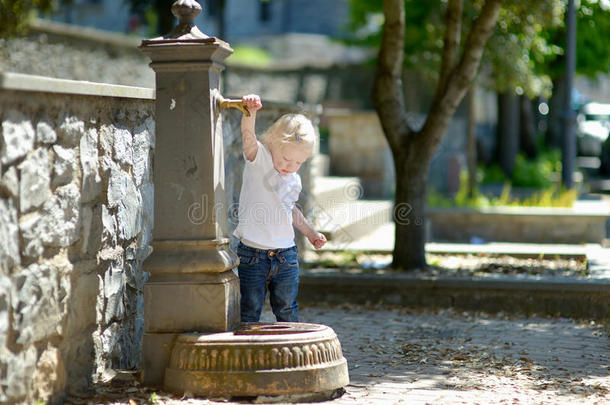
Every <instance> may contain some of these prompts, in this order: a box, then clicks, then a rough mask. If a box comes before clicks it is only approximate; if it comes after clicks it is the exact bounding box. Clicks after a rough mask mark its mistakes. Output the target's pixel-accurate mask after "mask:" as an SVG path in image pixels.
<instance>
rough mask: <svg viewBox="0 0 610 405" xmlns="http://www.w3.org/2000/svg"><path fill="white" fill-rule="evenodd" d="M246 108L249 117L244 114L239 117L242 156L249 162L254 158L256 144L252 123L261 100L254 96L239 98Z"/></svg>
mask: <svg viewBox="0 0 610 405" xmlns="http://www.w3.org/2000/svg"><path fill="white" fill-rule="evenodd" d="M241 100H242V101H243V103H244V104H245V105H246V108H247V109H248V111H249V112H250V116H249V117H246V115H245V114H244V115H243V116H242V117H241V140H242V147H243V149H244V156H245V157H246V159H248V160H249V161H250V162H252V161H253V160H254V159H255V158H256V152H257V151H258V144H257V142H256V133H255V132H254V123H255V122H256V112H257V111H258V110H260V109H261V107H262V106H263V103H261V98H260V97H259V96H257V95H256V94H248V95H247V96H243V97H242V98H241Z"/></svg>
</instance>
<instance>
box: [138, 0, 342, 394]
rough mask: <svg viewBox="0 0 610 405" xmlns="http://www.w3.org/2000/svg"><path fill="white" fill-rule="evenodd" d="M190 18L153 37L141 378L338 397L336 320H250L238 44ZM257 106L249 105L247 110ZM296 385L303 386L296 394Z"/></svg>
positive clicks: (195, 389) (183, 1) (200, 389)
mask: <svg viewBox="0 0 610 405" xmlns="http://www.w3.org/2000/svg"><path fill="white" fill-rule="evenodd" d="M200 12H201V6H199V4H198V3H197V2H196V1H194V0H178V1H176V2H175V3H174V5H173V6H172V13H173V14H174V15H175V16H176V17H177V18H178V20H179V23H178V25H177V26H176V28H174V30H173V31H172V32H171V33H170V34H168V35H167V36H164V37H161V38H155V39H151V40H145V41H142V44H141V46H140V49H141V50H142V52H144V53H145V54H146V55H148V56H149V57H150V59H151V61H152V63H151V64H150V66H151V67H152V69H153V70H154V71H155V74H156V90H157V95H156V101H155V119H156V146H155V156H154V185H155V201H154V202H155V226H154V231H153V253H152V255H151V256H150V257H149V259H148V260H147V261H146V263H145V266H144V267H145V270H146V271H148V272H150V274H151V277H150V279H149V280H148V282H147V283H146V284H145V286H144V341H143V362H142V363H143V364H142V380H143V382H144V383H145V384H146V385H157V386H160V385H162V386H163V387H164V388H166V389H168V390H171V391H173V392H176V393H183V392H186V391H188V392H191V393H193V394H196V395H205V396H214V397H218V396H223V397H233V396H239V397H243V396H246V397H248V396H258V395H270V396H290V397H291V398H292V399H299V400H314V399H315V400H320V399H321V398H324V399H329V398H333V397H335V396H336V395H338V394H340V393H341V392H342V390H343V387H344V386H345V385H347V383H348V381H349V377H348V370H347V361H346V360H345V358H344V357H343V354H342V351H341V344H340V343H339V340H338V338H337V336H336V334H335V332H334V331H333V330H332V329H331V328H329V327H327V326H324V325H316V324H305V323H288V322H286V323H270V324H264V323H254V324H242V325H240V323H239V319H240V316H239V281H238V279H237V277H236V276H235V274H234V273H233V271H231V270H232V269H233V268H235V267H236V266H237V264H238V259H237V256H236V255H235V254H234V253H233V252H232V251H231V249H230V248H229V242H230V239H229V238H228V237H227V228H228V221H227V214H226V203H225V188H224V161H223V137H222V128H221V114H220V111H219V108H220V107H221V106H225V107H238V108H242V107H243V106H241V103H240V101H235V100H225V99H223V98H222V96H221V95H220V73H221V71H222V69H223V65H222V62H223V61H224V59H225V58H226V57H227V56H229V55H230V54H231V53H232V52H233V51H232V49H231V48H230V47H229V45H228V44H227V43H226V42H224V41H222V40H220V39H218V38H210V37H208V36H207V35H205V34H203V33H202V32H201V31H199V29H198V28H197V27H196V26H195V25H194V24H193V19H194V18H195V17H196V16H197V15H198V14H199V13H200ZM244 112H246V111H244ZM295 396H296V397H295Z"/></svg>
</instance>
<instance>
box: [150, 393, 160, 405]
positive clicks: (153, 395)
mask: <svg viewBox="0 0 610 405" xmlns="http://www.w3.org/2000/svg"><path fill="white" fill-rule="evenodd" d="M158 402H159V396H158V395H157V393H156V392H151V393H150V403H151V404H156V403H158Z"/></svg>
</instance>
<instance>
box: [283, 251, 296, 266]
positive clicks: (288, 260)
mask: <svg viewBox="0 0 610 405" xmlns="http://www.w3.org/2000/svg"><path fill="white" fill-rule="evenodd" d="M284 264H285V265H286V266H288V267H299V255H298V253H297V251H296V249H295V250H291V251H288V252H286V253H284Z"/></svg>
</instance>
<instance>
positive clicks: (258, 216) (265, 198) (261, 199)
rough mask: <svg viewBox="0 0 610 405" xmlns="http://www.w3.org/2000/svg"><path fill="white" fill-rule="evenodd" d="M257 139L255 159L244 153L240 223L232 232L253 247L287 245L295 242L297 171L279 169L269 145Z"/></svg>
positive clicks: (299, 178) (298, 183)
mask: <svg viewBox="0 0 610 405" xmlns="http://www.w3.org/2000/svg"><path fill="white" fill-rule="evenodd" d="M257 143H258V151H257V152H256V157H255V158H254V160H253V161H252V162H250V161H249V160H248V159H246V158H245V156H244V159H245V160H246V165H245V167H244V174H243V180H242V186H241V192H240V194H239V210H238V217H239V223H238V225H237V229H235V232H234V233H233V234H234V235H235V236H237V237H238V238H240V239H241V241H242V242H243V243H245V244H246V245H251V246H252V247H257V248H262V249H265V248H266V249H284V248H289V247H292V246H294V229H293V227H292V209H293V207H294V204H295V203H296V201H297V199H298V198H299V193H300V192H301V187H302V186H301V177H300V176H299V175H298V174H297V173H290V174H286V175H282V174H280V173H278V171H277V170H275V168H274V167H273V160H272V158H271V152H269V149H267V147H266V146H264V145H263V144H262V143H260V142H259V141H257Z"/></svg>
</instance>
